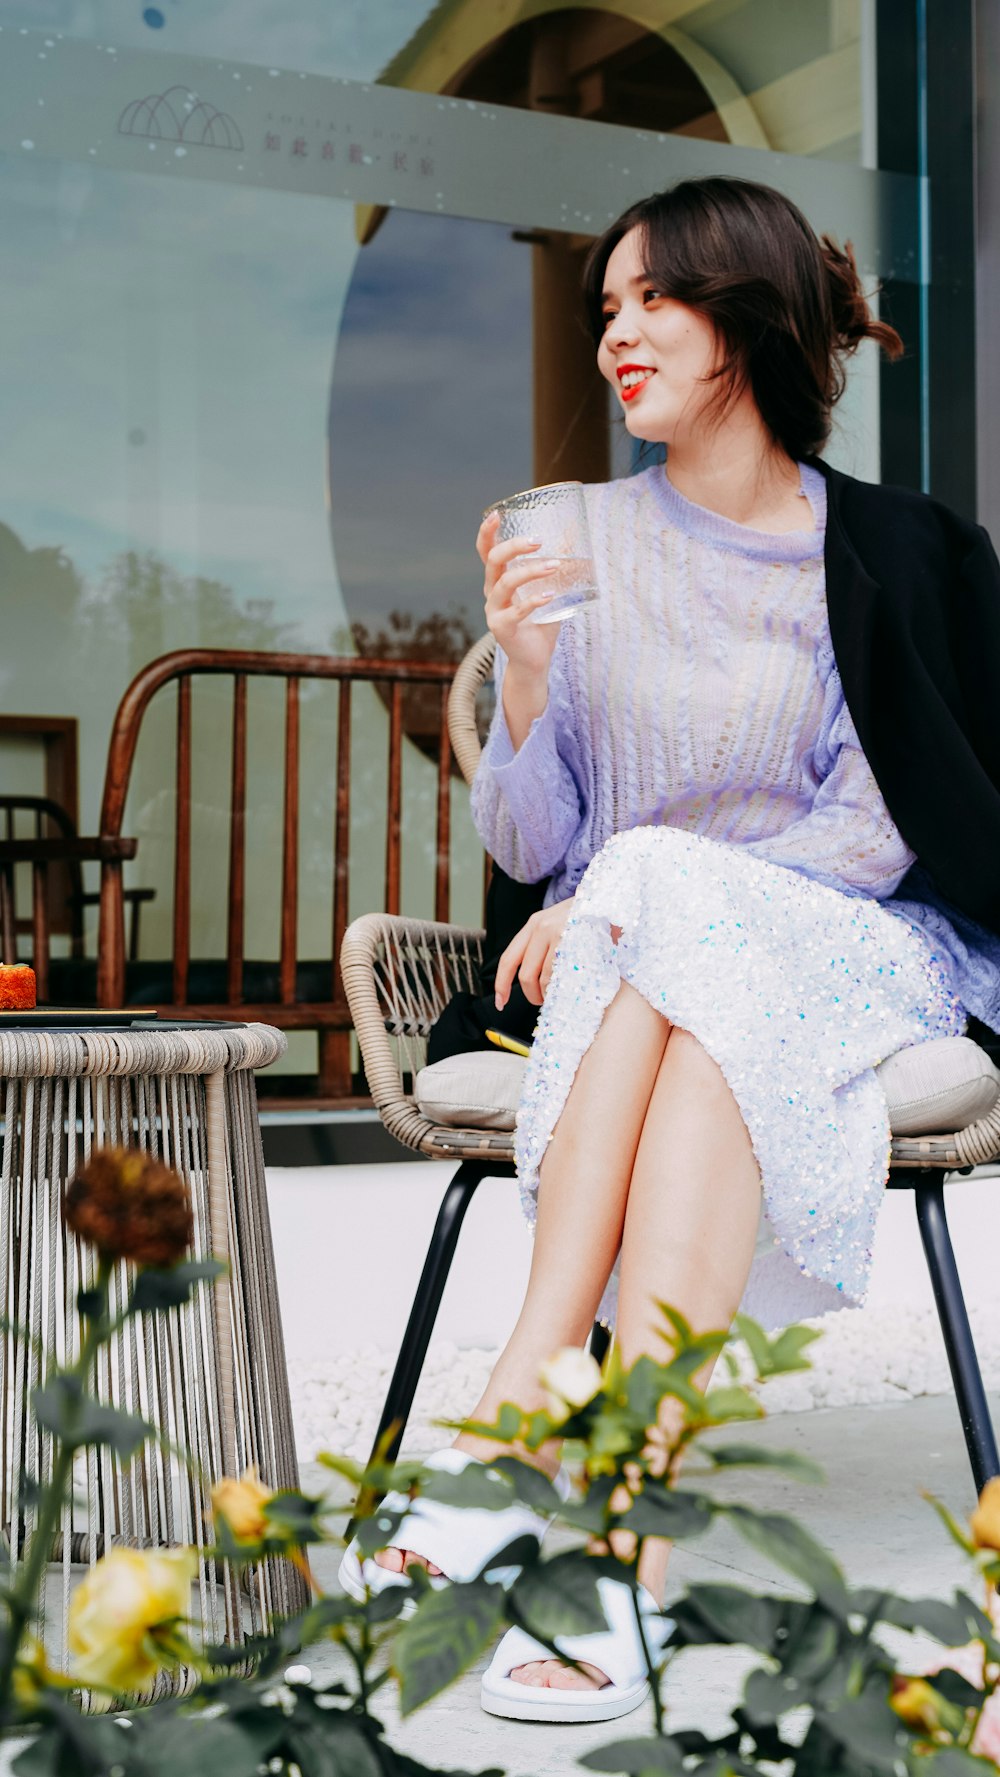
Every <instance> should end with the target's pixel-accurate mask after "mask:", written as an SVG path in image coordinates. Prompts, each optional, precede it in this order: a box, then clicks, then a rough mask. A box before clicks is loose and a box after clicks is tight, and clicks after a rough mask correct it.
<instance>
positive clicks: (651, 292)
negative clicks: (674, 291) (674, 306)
mask: <svg viewBox="0 0 1000 1777" xmlns="http://www.w3.org/2000/svg"><path fill="white" fill-rule="evenodd" d="M662 295H663V291H662V290H658V289H657V287H656V285H655V284H650V286H649V288H648V289H646V290H644V291H643V293H642V300H643V302H658V301H659V299H660V297H661V296H662Z"/></svg>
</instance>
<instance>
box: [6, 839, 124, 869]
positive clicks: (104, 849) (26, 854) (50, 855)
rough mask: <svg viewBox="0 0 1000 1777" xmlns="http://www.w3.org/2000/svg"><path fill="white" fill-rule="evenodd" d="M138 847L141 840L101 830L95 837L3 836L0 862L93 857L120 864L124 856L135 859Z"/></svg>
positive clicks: (58, 861) (53, 861)
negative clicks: (29, 837)
mask: <svg viewBox="0 0 1000 1777" xmlns="http://www.w3.org/2000/svg"><path fill="white" fill-rule="evenodd" d="M138 849H139V841H138V839H126V838H125V837H124V836H123V835H122V834H117V833H116V834H110V833H102V834H100V835H98V836H97V837H96V838H93V839H88V838H83V839H0V863H4V864H53V863H60V862H62V861H63V860H64V859H67V858H68V859H71V860H75V861H77V862H79V863H84V862H86V861H87V860H88V859H92V858H98V859H100V861H101V863H105V864H106V863H118V862H120V861H121V859H122V858H134V857H135V854H136V852H137V851H138Z"/></svg>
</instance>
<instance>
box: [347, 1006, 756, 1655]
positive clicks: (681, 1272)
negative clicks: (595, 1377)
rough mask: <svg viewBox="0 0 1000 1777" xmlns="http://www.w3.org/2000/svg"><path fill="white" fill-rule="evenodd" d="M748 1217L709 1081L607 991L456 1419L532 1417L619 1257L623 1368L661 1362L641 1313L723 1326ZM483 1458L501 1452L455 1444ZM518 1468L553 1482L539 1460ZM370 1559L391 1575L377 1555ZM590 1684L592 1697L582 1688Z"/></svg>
mask: <svg viewBox="0 0 1000 1777" xmlns="http://www.w3.org/2000/svg"><path fill="white" fill-rule="evenodd" d="M759 1215H760V1174H759V1172H758V1169H757V1164H756V1161H755V1159H754V1156H753V1152H752V1149H751V1146H750V1138H749V1136H748V1134H747V1130H746V1125H745V1124H744V1122H743V1119H742V1116H741V1115H740V1111H739V1107H738V1106H737V1103H736V1100H735V1099H734V1097H733V1095H732V1092H731V1091H730V1089H729V1087H728V1086H727V1085H726V1082H725V1079H724V1078H723V1075H722V1073H721V1071H720V1069H719V1068H718V1067H717V1066H716V1064H715V1062H714V1061H712V1059H711V1057H710V1056H709V1055H708V1054H707V1053H706V1051H705V1050H704V1049H703V1048H702V1046H701V1044H700V1043H699V1042H698V1041H697V1040H696V1039H695V1038H694V1037H693V1036H691V1035H690V1034H689V1033H688V1032H687V1031H683V1030H680V1029H677V1028H676V1027H672V1026H670V1025H669V1024H667V1022H666V1020H665V1019H664V1018H662V1017H661V1016H660V1014H659V1013H658V1012H655V1011H654V1010H653V1008H652V1007H651V1006H650V1005H649V1004H648V1002H647V1001H646V1000H645V999H643V997H642V995H641V994H639V993H638V992H636V990H635V989H634V988H632V987H630V986H629V985H628V984H627V983H623V985H622V987H621V988H620V990H619V992H618V994H617V995H616V997H615V999H614V1000H613V1002H612V1004H611V1005H610V1006H609V1008H608V1010H607V1012H606V1014H605V1017H604V1021H603V1023H602V1025H601V1028H600V1030H599V1031H598V1034H597V1036H596V1038H595V1039H594V1042H593V1043H592V1044H591V1046H590V1048H589V1050H588V1051H587V1053H586V1055H585V1056H584V1058H583V1060H582V1062H581V1064H580V1067H579V1069H578V1071H577V1075H576V1078H575V1080H574V1082H573V1086H572V1089H571V1091H570V1094H569V1097H568V1098H567V1101H566V1105H565V1107H564V1109H563V1112H562V1115H561V1117H560V1118H559V1121H558V1123H557V1125H556V1128H555V1131H554V1133H553V1136H552V1140H551V1142H550V1143H549V1146H548V1149H547V1151H546V1154H545V1159H544V1162H543V1164H542V1168H541V1173H540V1184H539V1193H538V1222H537V1227H536V1230H535V1243H534V1249H533V1254H532V1262H531V1270H530V1274H529V1278H528V1287H527V1291H526V1294H525V1299H524V1305H523V1307H522V1309H521V1313H520V1315H519V1317H518V1321H517V1325H516V1326H515V1328H514V1331H513V1333H512V1334H511V1337H510V1339H509V1340H508V1342H507V1345H506V1346H505V1348H504V1350H503V1352H502V1353H501V1356H500V1358H499V1360H498V1362H497V1365H496V1368H495V1369H494V1371H493V1374H492V1376H491V1378H490V1381H489V1383H488V1384H487V1387H486V1390H485V1393H484V1394H483V1397H482V1399H481V1400H480V1401H479V1403H478V1405H477V1406H476V1408H475V1409H474V1412H473V1413H472V1415H470V1416H471V1417H473V1418H475V1419H479V1420H490V1419H494V1418H495V1417H496V1415H497V1413H498V1411H499V1409H500V1406H501V1404H502V1403H503V1402H504V1401H516V1402H517V1403H518V1405H519V1406H522V1407H524V1408H526V1409H529V1410H530V1409H531V1408H532V1407H535V1406H540V1405H541V1404H542V1399H543V1397H542V1391H541V1387H540V1384H539V1381H538V1370H539V1366H540V1365H541V1363H542V1362H543V1361H544V1359H545V1358H546V1357H549V1356H550V1355H551V1354H552V1353H553V1352H554V1351H556V1350H558V1349H559V1348H560V1347H561V1346H564V1345H582V1344H583V1343H584V1342H585V1340H586V1338H587V1334H588V1332H589V1329H590V1327H591V1324H592V1322H593V1319H594V1315H595V1313H596V1310H597V1306H598V1303H599V1302H600V1299H601V1296H602V1295H603V1293H604V1288H605V1285H606V1284H607V1280H608V1277H609V1276H610V1273H611V1268H612V1266H613V1264H614V1261H615V1258H616V1256H617V1254H618V1252H619V1249H620V1250H621V1269H620V1281H619V1293H618V1318H617V1325H616V1337H617V1339H618V1341H619V1344H620V1348H621V1352H622V1357H623V1361H624V1362H625V1363H626V1364H631V1363H633V1362H634V1361H635V1359H636V1358H637V1357H640V1356H641V1355H642V1354H643V1353H645V1352H650V1353H653V1354H654V1355H656V1356H660V1355H662V1353H663V1350H664V1347H663V1342H662V1335H661V1332H660V1324H661V1323H660V1322H659V1320H658V1316H657V1312H656V1309H655V1302H656V1301H657V1300H659V1301H665V1302H669V1303H670V1304H671V1305H672V1306H673V1307H676V1308H678V1309H679V1310H680V1312H681V1313H682V1314H684V1315H685V1316H686V1318H687V1319H688V1320H689V1321H690V1322H691V1324H692V1325H693V1326H694V1327H695V1329H696V1330H705V1329H707V1328H711V1327H721V1326H728V1325H729V1323H730V1321H731V1320H732V1318H733V1315H734V1314H735V1312H736V1309H737V1307H738V1306H739V1302H740V1297H741V1296H742V1294H743V1289H744V1285H745V1283H746V1279H747V1275H748V1273H749V1269H750V1262H751V1259H752V1257H753V1251H754V1243H755V1239H756V1234H757V1225H758V1220H759ZM457 1442H458V1444H459V1446H460V1447H462V1448H464V1449H468V1450H469V1451H471V1452H472V1454H473V1455H476V1456H479V1457H481V1458H483V1459H488V1458H489V1457H490V1456H494V1455H498V1454H500V1453H501V1452H502V1450H503V1449H505V1447H501V1446H499V1445H493V1444H490V1443H489V1442H488V1441H486V1440H485V1439H478V1438H471V1437H465V1436H462V1437H459V1439H458V1440H457ZM533 1460H536V1461H539V1462H540V1463H542V1464H544V1465H545V1466H546V1467H548V1468H550V1469H552V1470H554V1468H555V1466H556V1463H557V1461H558V1454H557V1452H555V1451H554V1450H552V1449H546V1450H543V1451H541V1452H539V1453H538V1455H537V1456H536V1457H535V1458H533ZM667 1553H668V1550H667V1545H666V1544H662V1545H653V1544H647V1546H646V1549H645V1550H644V1556H645V1562H644V1567H643V1571H642V1573H641V1575H640V1577H641V1579H642V1580H643V1583H644V1584H645V1585H646V1586H648V1588H649V1590H650V1591H651V1592H652V1593H653V1594H654V1596H655V1597H657V1598H658V1599H659V1598H661V1597H662V1592H663V1584H664V1579H665V1576H666V1559H667ZM377 1559H378V1560H379V1561H380V1562H381V1563H382V1564H383V1565H385V1566H388V1567H396V1568H398V1567H400V1566H401V1565H402V1563H403V1561H404V1560H405V1559H406V1557H405V1555H404V1553H403V1552H401V1551H400V1550H398V1549H386V1550H384V1551H382V1552H381V1553H380V1555H379V1556H378V1557H377ZM512 1676H514V1677H515V1678H520V1679H522V1680H523V1681H524V1682H525V1683H533V1684H548V1683H555V1684H566V1685H570V1684H574V1685H575V1684H581V1683H584V1682H587V1681H586V1679H585V1678H584V1677H583V1676H582V1675H581V1674H580V1673H579V1672H577V1671H575V1670H573V1669H572V1668H568V1667H564V1666H561V1665H560V1664H559V1663H558V1662H557V1661H552V1660H549V1661H540V1662H537V1663H536V1664H535V1665H533V1666H528V1667H522V1668H519V1669H518V1671H517V1672H516V1673H514V1674H513V1675H512ZM592 1682H595V1683H600V1682H603V1679H602V1676H601V1675H599V1674H596V1673H595V1674H594V1676H593V1680H592Z"/></svg>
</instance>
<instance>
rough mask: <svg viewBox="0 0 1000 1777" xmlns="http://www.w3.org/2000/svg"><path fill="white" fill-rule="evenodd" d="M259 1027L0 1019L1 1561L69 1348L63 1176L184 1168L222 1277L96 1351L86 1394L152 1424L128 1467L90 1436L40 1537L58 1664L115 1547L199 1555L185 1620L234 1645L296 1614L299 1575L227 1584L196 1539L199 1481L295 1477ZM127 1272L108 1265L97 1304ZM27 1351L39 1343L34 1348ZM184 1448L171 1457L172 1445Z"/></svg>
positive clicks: (26, 1515) (180, 1680)
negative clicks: (47, 1555)
mask: <svg viewBox="0 0 1000 1777" xmlns="http://www.w3.org/2000/svg"><path fill="white" fill-rule="evenodd" d="M284 1049H285V1038H284V1036H283V1035H282V1034H281V1032H280V1031H277V1030H273V1029H271V1027H270V1026H269V1025H263V1024H250V1025H244V1026H241V1027H236V1028H232V1029H225V1028H220V1029H218V1030H205V1029H191V1030H185V1029H183V1028H177V1027H169V1026H166V1027H164V1029H162V1030H155V1029H142V1030H137V1029H132V1030H129V1031H125V1032H111V1031H100V1030H93V1031H89V1030H88V1031H72V1032H70V1031H51V1030H49V1031H46V1030H25V1029H20V1030H10V1031H0V1119H2V1135H3V1161H2V1172H0V1313H2V1314H3V1315H4V1316H5V1327H6V1329H7V1330H5V1331H4V1332H3V1333H2V1334H0V1354H2V1356H0V1531H2V1534H3V1537H4V1539H5V1541H6V1543H7V1546H8V1548H9V1550H10V1555H11V1559H12V1561H13V1562H14V1563H15V1565H16V1563H17V1561H18V1559H19V1558H20V1555H21V1552H22V1549H23V1546H24V1543H25V1540H26V1535H27V1534H28V1533H30V1530H31V1526H32V1521H33V1517H34V1506H33V1503H32V1498H31V1496H30V1495H26V1493H25V1487H24V1477H25V1475H26V1474H30V1475H32V1476H34V1477H35V1478H36V1479H37V1480H38V1481H40V1482H41V1483H42V1484H43V1485H44V1483H45V1481H46V1480H47V1479H48V1476H49V1474H50V1472H51V1445H50V1440H49V1438H48V1436H47V1434H46V1435H43V1434H41V1433H40V1432H39V1430H38V1428H37V1426H36V1425H35V1422H34V1420H33V1418H32V1416H31V1413H30V1397H31V1391H32V1389H33V1388H34V1387H35V1386H36V1385H37V1384H38V1383H39V1382H40V1381H41V1379H42V1375H43V1370H44V1367H45V1366H46V1365H51V1363H52V1362H53V1361H55V1362H58V1363H59V1364H65V1363H68V1362H72V1360H73V1358H74V1356H75V1355H76V1351H77V1349H78V1338H79V1322H78V1315H77V1309H76V1299H77V1294H78V1292H79V1290H80V1289H81V1288H86V1287H87V1286H88V1285H89V1284H91V1283H92V1282H93V1279H94V1276H95V1271H96V1261H95V1258H94V1255H93V1253H92V1252H91V1251H89V1250H88V1249H86V1248H84V1247H82V1246H81V1245H80V1243H79V1242H78V1241H77V1240H76V1239H75V1238H74V1237H73V1236H72V1235H69V1234H68V1233H67V1230H66V1229H65V1227H64V1225H63V1222H62V1217H61V1198H62V1193H63V1190H64V1188H65V1185H66V1183H67V1182H68V1180H69V1179H71V1178H72V1177H73V1176H74V1174H75V1172H76V1171H77V1170H78V1169H79V1168H80V1167H81V1166H82V1165H84V1164H85V1163H86V1161H87V1159H88V1157H89V1155H90V1153H91V1150H92V1149H94V1148H98V1147H103V1146H106V1145H117V1146H122V1147H131V1148H140V1149H144V1150H146V1151H148V1152H150V1153H152V1154H154V1155H156V1156H157V1157H158V1158H159V1159H161V1160H163V1161H165V1162H166V1163H167V1164H169V1165H171V1166H173V1167H175V1168H176V1170H177V1171H178V1172H179V1173H180V1174H181V1175H182V1177H183V1178H185V1179H186V1180H187V1183H188V1186H189V1188H190V1192H191V1201H192V1205H193V1209H194V1221H195V1234H194V1241H193V1243H192V1252H193V1254H194V1256H195V1257H198V1258H204V1257H209V1256H211V1257H216V1258H221V1259H225V1260H226V1261H227V1263H228V1266H229V1272H228V1275H227V1276H225V1277H223V1278H221V1279H220V1280H219V1281H218V1282H217V1283H214V1284H210V1285H204V1284H203V1285H201V1286H199V1287H198V1288H197V1289H196V1290H195V1292H194V1297H193V1300H192V1301H191V1303H190V1304H189V1305H188V1306H186V1307H182V1308H179V1309H178V1308H175V1309H173V1310H171V1311H170V1313H169V1314H157V1315H139V1316H133V1317H131V1318H130V1319H129V1320H128V1321H127V1322H126V1323H125V1325H124V1327H123V1328H122V1329H121V1331H120V1332H119V1333H118V1334H117V1335H116V1337H115V1342H114V1343H113V1345H112V1346H111V1347H110V1349H109V1351H108V1352H107V1353H106V1354H104V1355H102V1358H101V1366H100V1373H99V1375H98V1378H97V1392H98V1394H99V1396H100V1397H101V1399H102V1400H104V1401H106V1402H108V1403H109V1404H111V1405H113V1406H115V1407H119V1408H121V1409H123V1410H124V1411H126V1412H130V1413H137V1414H141V1415H142V1417H143V1418H145V1419H147V1420H149V1421H150V1422H151V1423H152V1424H153V1425H154V1426H156V1427H157V1429H158V1432H159V1434H160V1438H159V1440H158V1441H157V1442H156V1443H154V1442H153V1441H152V1440H150V1441H149V1442H148V1443H147V1444H146V1445H144V1446H143V1448H142V1449H141V1450H140V1451H139V1453H138V1455H137V1456H136V1457H135V1458H134V1459H133V1461H132V1462H131V1464H129V1465H128V1466H124V1465H123V1464H122V1463H121V1462H120V1461H119V1460H118V1459H117V1458H116V1457H115V1455H114V1453H113V1452H112V1451H110V1450H107V1449H101V1450H88V1451H87V1452H86V1453H85V1454H83V1455H81V1457H80V1458H79V1460H78V1467H77V1471H76V1474H75V1477H74V1480H75V1486H74V1500H73V1503H72V1504H67V1505H66V1507H65V1508H64V1511H63V1517H62V1526H61V1531H60V1534H59V1535H58V1537H57V1538H56V1544H55V1547H54V1548H53V1551H52V1559H53V1563H55V1564H56V1569H55V1571H53V1569H51V1568H50V1579H49V1584H48V1587H47V1590H46V1598H45V1603H44V1612H45V1615H46V1617H47V1618H48V1633H47V1635H46V1640H47V1643H48V1648H49V1657H50V1659H52V1660H53V1661H54V1662H55V1661H58V1660H59V1658H60V1657H61V1660H62V1663H63V1666H64V1667H65V1666H66V1664H67V1660H66V1646H65V1630H66V1617H67V1609H68V1603H69V1597H70V1593H71V1591H72V1588H73V1585H74V1583H75V1581H77V1580H78V1579H79V1578H81V1577H82V1576H83V1573H84V1572H85V1571H86V1568H87V1567H88V1566H92V1565H93V1563H94V1562H95V1561H97V1560H98V1559H99V1558H100V1556H101V1555H102V1554H104V1553H105V1552H106V1551H107V1550H109V1549H110V1548H112V1547H114V1546H115V1545H122V1546H126V1547H133V1548H150V1547H175V1546H190V1547H193V1548H195V1549H197V1550H198V1552H199V1562H198V1577H197V1581H196V1584H195V1587H194V1590H193V1594H192V1616H193V1618H194V1620H195V1622H196V1623H197V1622H198V1621H199V1619H200V1625H201V1631H202V1635H203V1637H204V1639H205V1640H206V1641H207V1642H221V1641H226V1642H229V1643H230V1644H236V1645H238V1644H240V1643H242V1642H243V1641H244V1640H245V1639H246V1638H247V1637H248V1636H250V1635H253V1634H255V1633H257V1632H258V1631H259V1630H260V1629H261V1627H262V1626H263V1623H264V1620H265V1618H267V1617H270V1616H271V1615H284V1614H286V1613H288V1612H290V1611H294V1610H297V1609H299V1608H301V1606H302V1604H303V1603H304V1600H305V1587H304V1582H303V1580H302V1578H301V1576H300V1575H299V1574H298V1573H297V1572H296V1571H295V1569H294V1568H293V1567H291V1566H290V1565H289V1564H288V1563H287V1562H285V1561H281V1560H276V1559H269V1560H267V1561H262V1562H260V1563H258V1564H256V1565H255V1566H254V1567H252V1568H250V1569H246V1570H244V1573H243V1576H242V1579H238V1578H237V1576H236V1574H235V1573H234V1572H233V1571H232V1570H231V1569H230V1568H229V1567H228V1564H226V1563H224V1562H220V1563H218V1564H216V1563H215V1562H214V1561H213V1560H209V1559H208V1558H207V1557H206V1555H205V1553H204V1551H205V1550H206V1548H208V1547H210V1546H211V1543H212V1540H213V1539H212V1526H211V1520H210V1518H209V1516H208V1513H207V1509H206V1502H207V1499H208V1494H209V1490H210V1488H211V1486H212V1484H213V1482H215V1481H216V1480H218V1479H220V1478H221V1477H222V1476H223V1475H239V1474H240V1473H241V1472H242V1471H243V1469H244V1468H245V1467H247V1466H248V1465H250V1464H254V1465H255V1466H256V1468H257V1469H258V1472H259V1474H260V1477H261V1479H262V1481H263V1482H265V1483H266V1484H267V1485H268V1486H269V1487H272V1488H279V1487H297V1486H298V1466H297V1463H296V1457H295V1445H294V1440H293V1432H292V1416H291V1404H290V1401H289V1395H288V1377H287V1371H286V1367H285V1353H284V1341H283V1337H282V1331H281V1319H280V1314H279V1310H278V1299H277V1290H276V1282H275V1274H274V1256H273V1249H272V1244H271V1230H270V1223H269V1220H268V1211H267V1199H266V1195H265V1185H264V1164H263V1154H262V1150H261V1141H260V1127H259V1124H258V1120H257V1100H256V1091H255V1087H254V1078H253V1069H255V1068H258V1067H266V1066H267V1065H268V1064H269V1063H270V1062H272V1061H274V1060H276V1059H277V1057H278V1056H279V1055H281V1054H282V1053H283V1052H284ZM129 1272H130V1268H129V1267H126V1266H125V1265H124V1264H121V1265H119V1266H118V1267H117V1268H116V1273H115V1276H114V1277H113V1279H112V1285H111V1305H112V1310H113V1311H114V1310H115V1309H116V1308H120V1307H121V1306H123V1305H124V1303H125V1300H126V1297H127V1293H128V1286H129V1282H130V1276H129ZM43 1350H44V1357H43V1355H42V1352H43ZM171 1446H173V1448H174V1449H181V1450H187V1451H188V1452H189V1453H190V1455H191V1457H192V1459H193V1461H192V1463H191V1465H187V1464H186V1463H184V1462H183V1461H181V1460H180V1459H179V1458H178V1456H177V1455H175V1454H174V1453H173V1451H172V1449H171ZM192 1682H193V1675H192V1674H191V1673H189V1672H186V1671H183V1670H182V1671H180V1672H175V1673H172V1674H169V1675H161V1677H160V1678H159V1679H158V1681H157V1686H156V1689H155V1691H154V1692H151V1693H150V1696H153V1695H156V1696H161V1695H166V1694H168V1693H169V1692H171V1691H174V1692H176V1691H179V1690H183V1689H186V1688H188V1687H189V1686H190V1684H191V1683H192Z"/></svg>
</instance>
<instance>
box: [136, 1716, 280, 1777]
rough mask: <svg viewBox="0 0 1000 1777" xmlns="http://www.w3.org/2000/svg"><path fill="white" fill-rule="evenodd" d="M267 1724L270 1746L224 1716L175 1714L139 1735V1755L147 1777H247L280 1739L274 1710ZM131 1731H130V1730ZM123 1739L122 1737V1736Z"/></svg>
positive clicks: (278, 1719) (278, 1718)
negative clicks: (199, 1775) (194, 1776)
mask: <svg viewBox="0 0 1000 1777" xmlns="http://www.w3.org/2000/svg"><path fill="white" fill-rule="evenodd" d="M270 1713H271V1714H272V1715H274V1716H276V1717H277V1720H276V1721H274V1722H273V1724H271V1733H270V1736H269V1737H268V1738H269V1741H270V1744H267V1743H266V1742H265V1745H264V1746H262V1745H261V1743H260V1736H259V1735H253V1736H252V1735H250V1734H248V1733H246V1732H244V1730H243V1728H242V1727H240V1726H239V1725H238V1724H237V1723H236V1722H234V1721H230V1720H227V1719H226V1717H225V1716H219V1717H217V1718H212V1717H209V1718H208V1719H207V1720H206V1718H205V1716H204V1715H175V1716H173V1717H172V1718H168V1719H167V1720H166V1721H163V1720H161V1719H159V1718H160V1714H161V1712H160V1710H159V1709H158V1710H157V1711H156V1717H157V1719H156V1722H155V1727H154V1724H150V1728H151V1729H152V1730H153V1731H150V1732H148V1733H146V1734H144V1735H143V1736H142V1742H141V1754H142V1760H143V1765H144V1767H145V1769H146V1770H147V1771H148V1772H149V1777H178V1772H182V1771H186V1772H205V1773H208V1772H211V1777H250V1773H251V1772H252V1771H254V1770H255V1769H256V1768H257V1766H258V1764H259V1763H260V1760H261V1758H262V1757H263V1756H266V1754H267V1753H268V1752H270V1750H271V1748H272V1747H273V1746H277V1745H278V1744H280V1741H281V1740H282V1739H283V1738H284V1723H283V1720H282V1718H281V1717H280V1716H278V1712H277V1710H272V1711H271V1712H270ZM132 1731H133V1732H134V1729H133V1730H132ZM122 1738H123V1740H124V1739H125V1736H124V1735H123V1736H122Z"/></svg>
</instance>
